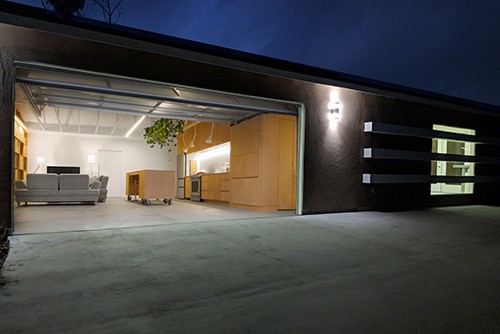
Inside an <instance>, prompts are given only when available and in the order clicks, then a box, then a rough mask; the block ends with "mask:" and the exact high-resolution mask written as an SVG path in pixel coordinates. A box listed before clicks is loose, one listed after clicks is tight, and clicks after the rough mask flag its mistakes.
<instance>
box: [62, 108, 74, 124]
mask: <svg viewBox="0 0 500 334" xmlns="http://www.w3.org/2000/svg"><path fill="white" fill-rule="evenodd" d="M72 114H73V109H70V110H68V112H67V113H66V121H65V122H64V125H69V121H70V120H71V115H72Z"/></svg>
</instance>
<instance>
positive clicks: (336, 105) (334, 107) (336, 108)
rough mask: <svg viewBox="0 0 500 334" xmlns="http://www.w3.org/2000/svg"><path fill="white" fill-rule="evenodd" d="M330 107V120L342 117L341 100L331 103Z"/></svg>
mask: <svg viewBox="0 0 500 334" xmlns="http://www.w3.org/2000/svg"><path fill="white" fill-rule="evenodd" d="M329 109H330V110H329V111H328V112H329V113H328V119H329V120H330V121H338V120H339V119H340V102H339V101H335V102H332V103H330V106H329Z"/></svg>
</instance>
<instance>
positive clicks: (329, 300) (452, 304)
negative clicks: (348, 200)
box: [0, 206, 500, 333]
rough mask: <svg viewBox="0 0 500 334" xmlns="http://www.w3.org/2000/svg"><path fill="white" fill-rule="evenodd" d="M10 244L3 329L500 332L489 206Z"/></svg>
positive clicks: (496, 254) (493, 218)
mask: <svg viewBox="0 0 500 334" xmlns="http://www.w3.org/2000/svg"><path fill="white" fill-rule="evenodd" d="M103 219H109V217H107V216H106V217H105V216H103ZM11 245H12V249H11V252H10V254H9V257H8V258H7V262H6V266H5V268H4V270H3V272H2V275H3V279H4V280H5V281H6V282H7V283H6V284H5V286H4V287H2V288H0V309H1V310H2V311H1V312H0V326H1V328H0V330H1V332H2V333H35V332H37V333H70V332H71V333H154V332H159V333H499V332H500V208H498V207H485V206H467V207H456V208H440V209H431V210H423V211H411V212H399V213H380V212H361V213H342V214H328V215H312V216H302V217H271V218H253V219H240V220H237V219H236V220H226V221H212V222H208V221H198V222H190V223H188V222H186V223H182V224H167V225H159V226H152V227H134V228H116V229H103V230H90V231H85V232H59V233H45V234H30V235H18V236H14V237H12V239H11Z"/></svg>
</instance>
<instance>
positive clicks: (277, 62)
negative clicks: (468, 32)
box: [0, 1, 500, 117]
mask: <svg viewBox="0 0 500 334" xmlns="http://www.w3.org/2000/svg"><path fill="white" fill-rule="evenodd" d="M0 12H4V13H8V14H11V15H15V16H20V17H26V18H30V19H34V20H41V21H46V22H50V23H55V24H62V25H69V26H72V27H75V28H81V29H85V30H90V31H94V32H99V33H105V34H111V35H116V36H120V37H125V38H130V39H135V40H141V41H145V42H150V43H154V44H159V45H163V46H167V47H172V48H177V49H183V50H186V51H191V52H195V53H200V54H207V55H210V56H214V57H219V58H226V59H230V60H233V61H237V62H242V63H248V64H252V65H255V66H259V67H267V68H271V69H275V70H279V71H281V72H287V73H294V74H297V75H298V76H299V77H294V76H292V77H291V78H293V79H301V80H309V81H313V82H316V83H323V84H334V85H336V86H340V87H342V88H348V89H357V90H360V91H364V92H367V93H373V94H382V95H386V96H390V97H396V98H403V99H408V100H411V101H415V102H420V103H427V104H435V103H433V102H439V103H438V105H440V106H443V107H446V108H454V109H460V110H463V111H466V112H475V113H480V114H486V115H489V116H494V117H500V106H497V105H494V104H489V103H485V102H479V101H475V100H470V99H465V98H460V97H456V96H452V95H446V94H441V93H436V92H432V91H428V90H423V89H418V88H412V87H408V86H404V85H399V84H393V83H389V82H384V81H380V80H376V79H371V78H367V77H362V76H356V75H351V74H347V73H343V72H338V71H333V70H328V69H324V68H319V67H314V66H310V65H304V64H300V63H295V62H291V61H287V60H281V59H277V58H272V57H267V56H262V55H258V54H254V53H249V52H244V51H238V50H234V49H230V48H226V47H221V46H215V45H211V44H206V43H202V42H196V41H191V40H187V39H183V38H179V37H174V36H169V35H163V34H159V33H155V32H150V31H146V30H141V29H137V28H131V27H127V26H122V25H118V24H110V23H107V22H103V21H98V20H94V19H89V18H84V17H80V16H73V17H71V18H70V19H64V17H63V15H60V14H58V13H56V12H53V11H49V10H45V9H43V8H37V7H33V6H28V5H23V4H18V3H13V2H10V1H1V2H0ZM16 23H17V24H18V25H20V24H19V22H16ZM9 24H12V23H9ZM301 77H302V78H301Z"/></svg>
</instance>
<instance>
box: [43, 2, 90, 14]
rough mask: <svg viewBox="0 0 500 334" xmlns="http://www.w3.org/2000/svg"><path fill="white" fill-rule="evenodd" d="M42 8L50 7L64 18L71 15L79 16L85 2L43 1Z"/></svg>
mask: <svg viewBox="0 0 500 334" xmlns="http://www.w3.org/2000/svg"><path fill="white" fill-rule="evenodd" d="M42 4H43V6H44V7H46V6H50V7H52V8H54V10H55V11H56V12H60V13H63V14H64V17H65V18H69V17H71V15H73V14H79V13H80V11H81V10H82V9H83V7H85V0H43V1H42Z"/></svg>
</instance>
